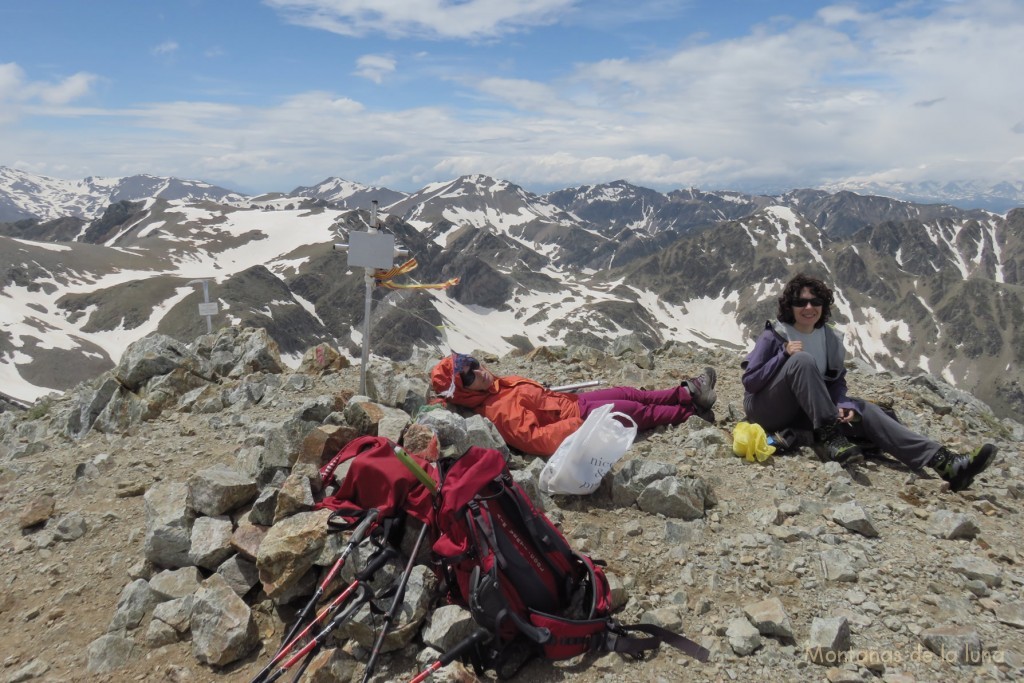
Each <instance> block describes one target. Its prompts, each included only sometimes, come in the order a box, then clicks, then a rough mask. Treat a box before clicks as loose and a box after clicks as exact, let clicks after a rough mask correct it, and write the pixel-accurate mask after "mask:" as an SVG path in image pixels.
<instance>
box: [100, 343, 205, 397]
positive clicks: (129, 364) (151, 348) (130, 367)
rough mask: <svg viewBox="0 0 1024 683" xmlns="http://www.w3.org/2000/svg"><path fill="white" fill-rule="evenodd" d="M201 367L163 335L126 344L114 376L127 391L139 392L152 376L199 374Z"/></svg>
mask: <svg viewBox="0 0 1024 683" xmlns="http://www.w3.org/2000/svg"><path fill="white" fill-rule="evenodd" d="M200 365H201V361H200V359H199V358H198V357H197V356H196V355H195V354H193V353H192V352H191V351H190V350H189V349H188V347H187V346H185V344H182V343H181V342H179V341H178V340H176V339H172V338H171V337H168V336H167V335H164V334H151V335H149V336H146V337H143V338H142V339H140V340H138V341H135V342H132V343H131V344H129V345H128V348H126V349H125V351H124V354H122V356H121V360H120V361H118V363H117V367H115V368H114V370H113V374H114V376H115V377H117V379H118V381H120V382H121V384H122V385H124V386H125V387H126V388H127V389H128V390H130V391H138V390H139V389H140V388H141V387H142V385H143V384H145V383H146V382H148V381H149V380H150V379H151V378H152V377H156V376H158V375H166V374H167V373H169V372H171V371H172V370H174V369H176V368H183V369H185V370H192V371H196V372H199V373H200V374H202V372H201V371H200Z"/></svg>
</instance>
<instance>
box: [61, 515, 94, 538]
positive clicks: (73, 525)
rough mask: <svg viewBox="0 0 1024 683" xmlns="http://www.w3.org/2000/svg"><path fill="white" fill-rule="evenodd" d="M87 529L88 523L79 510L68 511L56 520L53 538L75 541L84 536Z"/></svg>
mask: <svg viewBox="0 0 1024 683" xmlns="http://www.w3.org/2000/svg"><path fill="white" fill-rule="evenodd" d="M88 531H89V524H88V523H87V522H86V521H85V517H84V516H83V515H82V513H81V512H69V513H68V514H66V515H64V516H63V517H61V518H60V520H59V521H58V522H57V528H56V529H54V531H53V537H54V539H56V540H58V541H76V540H78V539H79V538H81V537H82V536H85V534H86V532H88Z"/></svg>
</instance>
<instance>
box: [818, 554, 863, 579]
mask: <svg viewBox="0 0 1024 683" xmlns="http://www.w3.org/2000/svg"><path fill="white" fill-rule="evenodd" d="M818 558H819V562H820V566H821V573H822V576H824V578H825V580H826V581H840V582H843V581H856V580H857V565H858V563H857V561H856V560H854V558H853V557H852V556H850V555H849V554H847V553H845V552H843V551H842V550H824V551H822V552H821V553H819V555H818Z"/></svg>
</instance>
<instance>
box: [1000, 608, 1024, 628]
mask: <svg viewBox="0 0 1024 683" xmlns="http://www.w3.org/2000/svg"><path fill="white" fill-rule="evenodd" d="M996 619H998V620H999V622H1000V623H1003V624H1007V625H1009V626H1013V627H1015V628H1024V604H1021V603H1019V602H1015V603H1013V604H1010V605H1000V606H999V607H997V608H996Z"/></svg>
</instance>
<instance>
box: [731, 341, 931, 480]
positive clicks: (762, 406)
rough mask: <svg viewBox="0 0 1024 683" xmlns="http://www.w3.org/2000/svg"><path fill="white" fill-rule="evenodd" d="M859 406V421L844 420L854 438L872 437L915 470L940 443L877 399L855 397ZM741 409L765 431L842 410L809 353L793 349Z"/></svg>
mask: <svg viewBox="0 0 1024 683" xmlns="http://www.w3.org/2000/svg"><path fill="white" fill-rule="evenodd" d="M851 400H852V401H854V402H855V403H856V405H857V410H858V411H859V413H860V420H858V421H856V422H854V423H852V424H847V425H842V430H843V432H844V433H845V434H846V435H847V436H849V437H851V438H854V439H863V440H866V441H870V442H871V443H873V444H875V445H876V446H878V448H879V449H881V450H882V451H885V452H886V453H889V454H890V455H892V456H893V457H895V458H896V459H897V460H899V461H900V462H902V463H903V464H905V465H906V466H907V467H909V468H911V469H914V470H916V469H921V468H922V467H924V466H925V465H927V464H928V461H930V460H931V459H932V456H934V455H935V453H936V452H937V451H938V450H939V448H940V447H941V444H939V443H937V442H935V441H932V440H931V439H928V438H925V437H924V436H921V435H920V434H918V433H916V432H914V431H911V430H910V429H907V428H906V427H905V426H903V425H902V424H900V423H899V422H897V421H896V420H894V419H892V418H891V417H889V415H888V414H887V413H886V412H885V411H883V410H882V409H881V408H879V407H878V406H876V405H875V404H874V403H868V402H867V401H861V400H859V399H851ZM743 409H744V410H745V411H746V413H747V419H748V420H749V421H750V422H756V423H757V424H759V425H761V426H762V427H764V429H765V431H768V432H775V431H778V430H780V429H785V428H786V427H793V428H796V429H809V428H817V427H821V426H823V425H826V424H828V423H829V422H831V421H832V420H835V419H836V418H837V417H838V415H839V409H838V408H837V407H836V405H835V404H834V403H832V397H831V396H829V394H828V389H827V388H826V387H825V380H824V379H823V378H822V376H821V373H820V372H819V371H818V367H817V365H815V362H814V358H812V357H811V355H810V354H809V353H795V354H793V355H792V356H790V358H789V360H787V361H786V362H785V363H784V364H783V366H782V369H780V370H779V371H778V373H776V375H775V377H773V378H772V381H771V384H769V385H768V386H767V387H765V388H764V389H762V390H761V391H759V392H757V393H756V394H749V393H748V394H746V395H745V396H744V397H743Z"/></svg>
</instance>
